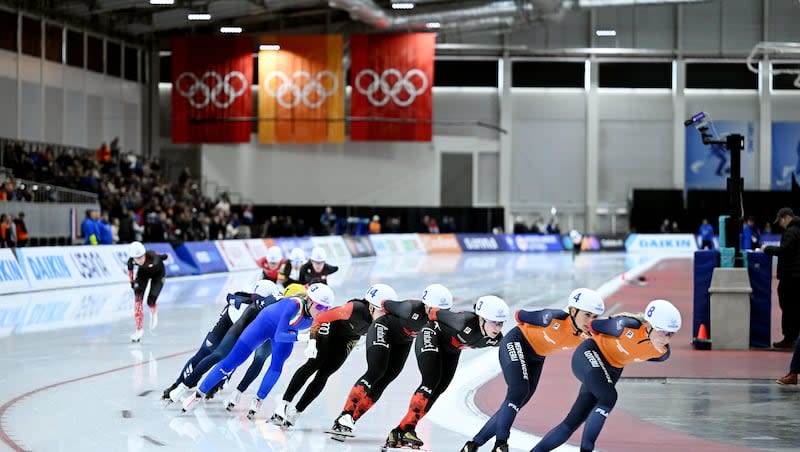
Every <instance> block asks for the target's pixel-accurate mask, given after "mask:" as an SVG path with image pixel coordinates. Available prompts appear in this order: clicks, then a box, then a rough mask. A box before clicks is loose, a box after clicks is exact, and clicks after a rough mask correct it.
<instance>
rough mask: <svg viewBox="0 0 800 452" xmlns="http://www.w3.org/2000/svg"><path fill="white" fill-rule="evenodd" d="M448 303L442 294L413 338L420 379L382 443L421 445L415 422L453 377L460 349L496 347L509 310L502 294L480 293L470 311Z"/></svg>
mask: <svg viewBox="0 0 800 452" xmlns="http://www.w3.org/2000/svg"><path fill="white" fill-rule="evenodd" d="M447 295H449V291H447ZM447 298H449V302H447V301H448V300H447ZM441 299H442V298H441V297H440V300H441ZM451 305H452V297H445V303H444V306H446V307H443V308H442V309H433V310H431V312H430V314H429V315H428V318H429V319H430V320H429V321H428V323H427V324H426V325H425V327H424V328H422V331H420V334H419V335H418V336H417V339H416V340H415V342H414V352H415V353H416V355H417V366H418V367H419V371H420V374H421V375H422V382H421V383H420V385H419V386H418V387H417V390H416V391H415V392H414V395H413V396H412V397H411V402H410V403H409V404H408V412H407V413H406V415H405V417H403V419H402V420H401V421H400V424H398V426H397V427H396V428H395V429H394V430H392V431H391V432H390V433H389V436H388V438H387V439H386V445H385V447H411V448H419V447H422V445H423V442H422V440H420V439H419V437H418V436H417V433H416V426H417V424H418V423H419V421H420V419H422V418H423V417H424V416H425V414H426V413H427V412H428V411H430V409H431V407H432V406H433V404H434V403H436V399H438V398H439V396H440V395H442V393H443V392H444V391H445V390H446V389H447V387H448V386H449V385H450V382H451V381H452V380H453V376H454V375H455V373H456V368H457V367H458V359H459V357H460V356H461V350H462V349H465V348H484V347H497V346H498V344H500V340H501V339H502V338H503V334H502V333H501V330H502V329H503V324H504V323H505V322H506V321H507V320H509V312H508V305H507V304H506V302H505V301H504V300H503V299H502V298H499V297H496V296H494V295H486V296H483V297H480V298H478V301H477V302H476V303H475V305H474V312H451V311H449V310H447V308H449V307H450V306H451Z"/></svg>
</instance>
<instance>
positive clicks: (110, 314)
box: [0, 253, 648, 452]
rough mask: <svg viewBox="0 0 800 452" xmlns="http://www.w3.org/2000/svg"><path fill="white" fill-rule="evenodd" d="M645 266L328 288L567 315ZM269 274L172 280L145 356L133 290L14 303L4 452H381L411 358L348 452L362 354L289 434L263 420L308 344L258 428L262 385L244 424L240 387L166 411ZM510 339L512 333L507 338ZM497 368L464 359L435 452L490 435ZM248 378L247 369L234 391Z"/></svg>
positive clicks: (49, 295)
mask: <svg viewBox="0 0 800 452" xmlns="http://www.w3.org/2000/svg"><path fill="white" fill-rule="evenodd" d="M647 261H648V259H642V260H639V261H632V260H631V258H630V257H626V256H625V255H624V254H585V255H581V256H579V257H578V259H577V260H576V261H575V262H574V263H573V260H572V256H571V255H569V254H511V253H496V254H489V253H487V254H482V253H473V254H466V255H414V256H401V257H380V258H370V259H364V260H357V261H352V262H347V263H344V264H341V266H340V270H339V272H338V273H336V274H335V275H334V276H335V277H334V278H332V279H331V280H330V284H331V286H332V287H333V288H334V290H335V292H336V296H337V298H339V299H341V300H346V299H350V298H354V297H361V296H362V295H363V292H364V290H365V289H366V288H367V287H368V285H369V284H371V283H375V282H384V283H387V284H391V285H392V286H393V287H394V288H395V289H396V290H397V292H398V293H399V295H400V296H401V297H408V298H412V297H419V295H420V294H421V291H422V290H423V288H424V287H425V286H426V285H428V284H430V283H434V282H439V283H442V284H444V285H446V286H447V287H448V288H449V289H450V290H451V291H452V293H453V295H454V297H455V299H456V303H455V307H454V309H463V310H466V309H471V306H472V303H473V301H474V300H475V299H476V298H477V297H478V296H481V295H484V294H495V295H498V296H501V297H503V298H505V299H506V300H507V302H508V303H509V305H510V306H511V307H512V309H519V308H541V307H561V306H563V305H564V303H565V301H564V300H565V299H566V297H567V295H568V294H569V292H570V291H571V290H572V289H573V288H575V287H580V286H585V287H591V288H595V289H597V288H600V287H601V286H604V285H605V286H604V287H607V286H608V284H609V282H611V284H613V281H615V280H618V279H619V275H620V274H621V273H623V272H625V271H627V270H629V269H631V268H632V267H636V268H640V267H641V266H642V265H645V266H646V265H647V264H648V262H647ZM257 276H258V275H257V273H253V272H241V273H233V274H220V275H216V276H202V277H187V278H181V279H178V278H175V279H169V280H168V282H167V283H166V285H165V287H164V290H163V292H162V295H161V297H160V302H159V305H160V311H159V325H158V329H157V330H156V331H154V332H152V333H151V332H150V331H148V330H147V321H148V319H147V318H146V319H145V322H146V323H145V329H146V332H145V336H144V338H143V339H142V342H141V344H131V343H130V342H129V339H128V337H129V335H130V333H132V331H133V294H132V292H131V290H130V287H129V286H128V285H116V286H114V285H111V286H102V287H95V288H89V289H69V290H58V291H47V292H39V293H33V294H24V295H23V294H20V295H10V296H4V297H3V303H2V305H0V333H2V336H3V337H2V338H0V350H2V357H0V360H2V367H3V372H2V375H0V403H2V404H3V405H2V407H0V418H1V419H0V420H1V421H2V430H1V431H0V435H2V436H3V438H2V439H3V443H0V444H1V445H0V450H33V451H78V450H80V451H122V450H128V451H148V450H153V451H156V450H207V451H218V450H259V451H349V452H360V451H370V452H375V451H379V450H380V447H381V446H382V445H383V443H384V440H385V438H386V435H387V433H388V432H389V430H391V429H392V428H393V427H394V426H396V425H397V423H398V422H399V421H400V419H401V418H402V417H403V415H404V414H405V412H406V407H407V405H408V402H409V400H410V397H411V395H412V393H413V391H414V389H415V388H416V386H417V385H418V384H419V381H420V378H419V372H418V370H417V366H416V360H415V358H414V356H413V353H412V354H411V355H410V356H409V359H408V361H407V363H406V366H405V369H404V371H403V373H402V374H401V375H400V377H399V378H398V379H397V380H396V381H395V382H394V383H393V384H392V385H390V386H389V388H388V389H387V390H386V392H385V393H384V395H383V397H382V398H381V399H380V400H379V401H378V402H377V403H376V405H375V406H374V407H373V408H372V409H371V410H370V411H369V412H368V413H367V414H366V415H365V416H364V417H363V418H361V420H360V421H359V422H358V424H357V425H356V429H355V433H356V435H357V437H356V438H355V439H353V440H350V441H348V442H347V443H344V444H342V443H338V442H335V441H332V440H330V439H329V438H328V437H327V435H324V434H323V431H324V430H325V429H327V428H329V427H330V426H331V424H332V422H333V420H334V419H335V418H336V416H337V415H338V414H339V412H340V411H341V409H342V407H343V405H344V402H345V398H346V395H347V393H348V392H349V390H350V388H351V386H352V385H353V383H354V382H355V381H356V380H357V378H358V377H359V376H360V375H361V374H362V373H363V372H364V370H365V369H366V364H365V359H364V348H363V346H362V345H359V346H358V347H357V348H356V349H355V350H354V351H353V353H352V354H351V355H350V357H349V359H348V361H347V362H346V363H345V364H344V366H343V367H342V369H340V371H339V372H338V373H336V374H335V375H334V376H332V377H331V378H330V380H329V381H328V385H327V387H326V389H325V391H324V392H323V393H322V395H321V396H320V397H319V398H318V399H317V400H316V401H314V403H313V404H312V405H311V406H310V407H309V408H308V409H307V411H306V412H305V413H303V415H302V416H301V417H300V419H299V420H298V425H297V426H296V427H295V428H293V429H291V430H288V431H282V430H280V429H278V428H277V427H275V426H273V425H270V424H267V423H266V422H265V419H266V418H268V417H269V416H270V415H271V413H272V410H273V408H274V406H275V402H276V400H278V399H279V398H280V396H281V395H282V394H283V391H284V389H285V388H286V385H287V383H288V380H289V379H290V378H291V375H292V374H293V373H294V371H295V369H296V368H297V367H298V366H299V365H300V364H301V363H302V362H304V358H303V356H302V351H303V348H304V345H303V344H300V345H298V346H296V347H295V350H294V352H293V354H292V356H291V358H290V359H289V361H287V363H286V366H285V367H284V373H283V376H282V378H281V380H280V381H279V382H278V384H277V386H276V387H275V388H274V389H273V391H272V393H271V394H270V395H269V396H268V398H267V400H265V403H264V407H263V408H262V411H261V413H260V415H259V417H258V418H257V419H256V420H255V421H249V420H247V418H246V417H245V414H246V409H247V408H246V406H247V404H248V403H249V400H250V397H251V396H252V394H253V393H254V392H255V390H256V388H257V386H258V383H259V382H260V379H261V378H260V377H259V378H258V379H257V380H256V382H255V383H254V384H253V385H251V388H250V390H249V391H248V393H246V394H245V396H244V397H243V399H242V404H241V406H240V407H237V409H236V410H234V412H232V413H231V412H227V411H225V409H224V408H223V406H222V400H223V399H224V397H225V396H227V394H229V391H230V390H231V389H230V388H232V387H233V385H229V386H228V387H227V388H226V389H225V390H224V391H223V392H222V394H221V395H218V396H217V397H216V398H215V399H213V400H211V401H208V402H207V403H205V404H204V405H201V406H200V407H199V408H198V409H196V410H194V411H193V412H191V413H188V414H181V413H180V407H178V406H176V405H172V406H168V407H166V408H165V407H164V406H163V404H162V402H161V401H160V395H161V392H162V390H163V389H164V388H165V387H167V386H169V385H170V384H171V383H172V381H173V380H174V379H175V378H176V376H177V374H178V372H179V371H180V369H181V367H182V366H183V364H184V362H185V361H186V359H188V358H189V357H190V356H191V355H192V354H193V353H194V352H195V351H196V349H197V347H198V346H199V345H200V343H201V341H202V340H203V338H204V336H205V334H206V332H207V330H208V329H209V328H210V327H211V326H212V325H213V324H214V323H215V322H216V319H217V317H218V314H219V311H220V309H221V307H222V306H223V300H224V297H225V295H226V294H227V293H228V292H234V291H236V290H245V289H246V288H247V286H248V283H250V282H252V281H254V280H255V279H256V278H257ZM607 307H608V309H609V310H608V311H607V313H609V314H610V313H613V310H614V306H613V305H607ZM148 315H149V314H146V317H147V316H148ZM511 327H513V325H512V324H507V325H506V327H505V328H504V330H506V331H507V330H508V329H510V328H511ZM496 356H497V351H496V349H491V350H466V351H464V352H463V353H462V358H461V364H460V367H459V371H458V373H457V374H456V378H455V379H454V382H453V384H452V385H451V387H450V389H449V390H448V391H447V392H446V393H445V395H444V396H443V397H442V398H440V400H439V401H438V402H437V404H436V405H435V406H434V408H433V409H432V410H431V412H430V413H429V414H428V416H427V417H426V418H425V419H424V420H423V421H422V422H421V423H420V425H419V426H418V429H417V432H418V434H419V436H420V437H421V438H422V439H423V440H424V441H425V443H426V444H425V447H426V448H427V449H429V450H430V451H433V452H440V451H457V450H458V449H459V448H460V447H461V445H462V444H463V443H464V442H465V441H466V440H468V439H469V438H470V436H471V435H472V434H473V433H475V432H476V431H477V430H478V429H479V428H480V426H481V425H482V423H483V421H484V420H485V419H486V417H485V415H483V414H481V413H480V412H478V411H477V409H476V408H475V407H474V405H473V404H472V403H471V394H472V391H473V390H474V388H475V387H476V386H478V385H480V384H481V383H482V382H483V381H485V380H487V379H488V378H490V377H492V376H494V375H496V374H497V373H498V372H499V371H500V369H499V364H498V363H497V359H496ZM246 364H247V363H246ZM246 364H245V365H246ZM243 373H244V368H240V369H239V371H237V373H235V374H234V377H233V379H234V382H238V379H239V378H241V376H242V375H243ZM498 403H499V400H498ZM529 438H531V437H530V436H527V435H526V434H523V433H521V432H517V431H513V432H512V440H514V441H512V446H518V445H520V444H528V445H532V442H530V439H529ZM490 445H491V443H490V444H487V445H486V446H484V449H487V450H488V449H489V446H490ZM529 447H530V446H527V447H526V449H519V450H527V448H529ZM559 450H577V449H575V448H573V447H564V448H562V449H559Z"/></svg>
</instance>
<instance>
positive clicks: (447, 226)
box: [439, 215, 456, 234]
mask: <svg viewBox="0 0 800 452" xmlns="http://www.w3.org/2000/svg"><path fill="white" fill-rule="evenodd" d="M439 229H440V230H441V231H442V234H445V233H447V234H452V233H453V232H456V222H455V221H454V220H453V217H451V216H450V215H445V216H444V218H442V227H440V228H439Z"/></svg>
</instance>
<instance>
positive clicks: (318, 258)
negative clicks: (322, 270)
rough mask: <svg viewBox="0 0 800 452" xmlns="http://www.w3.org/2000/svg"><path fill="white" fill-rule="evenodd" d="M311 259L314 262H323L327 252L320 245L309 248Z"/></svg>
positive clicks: (325, 259)
mask: <svg viewBox="0 0 800 452" xmlns="http://www.w3.org/2000/svg"><path fill="white" fill-rule="evenodd" d="M311 260H312V261H314V262H325V261H327V260H328V253H326V252H325V250H324V249H323V248H322V247H320V246H315V247H314V248H312V249H311Z"/></svg>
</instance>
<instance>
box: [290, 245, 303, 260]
mask: <svg viewBox="0 0 800 452" xmlns="http://www.w3.org/2000/svg"><path fill="white" fill-rule="evenodd" d="M289 260H290V261H292V263H296V262H305V261H306V253H305V251H303V249H302V248H292V251H290V252H289Z"/></svg>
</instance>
